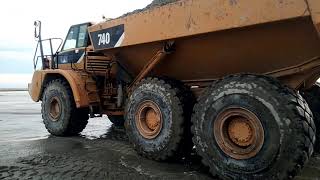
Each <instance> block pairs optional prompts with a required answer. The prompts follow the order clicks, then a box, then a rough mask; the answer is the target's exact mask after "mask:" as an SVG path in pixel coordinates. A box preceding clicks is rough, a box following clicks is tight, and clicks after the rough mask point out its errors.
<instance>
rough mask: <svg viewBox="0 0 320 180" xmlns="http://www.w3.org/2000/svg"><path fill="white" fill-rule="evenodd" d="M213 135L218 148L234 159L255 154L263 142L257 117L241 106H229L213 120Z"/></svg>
mask: <svg viewBox="0 0 320 180" xmlns="http://www.w3.org/2000/svg"><path fill="white" fill-rule="evenodd" d="M213 129H214V137H215V140H216V142H217V143H218V146H219V147H220V149H221V150H222V151H223V152H224V153H225V154H227V155H228V156H230V157H232V158H234V159H239V160H242V159H249V158H252V157H254V156H256V155H257V154H258V153H259V151H260V150H261V148H262V146H263V143H264V129H263V126H262V124H261V122H260V120H259V118H258V117H257V116H256V115H255V114H254V113H252V112H251V111H249V110H247V109H243V108H229V109H226V110H224V111H223V112H221V113H220V114H219V115H218V117H217V119H216V120H215V121H214V128H213Z"/></svg>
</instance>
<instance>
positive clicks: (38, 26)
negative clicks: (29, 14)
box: [34, 21, 41, 39]
mask: <svg viewBox="0 0 320 180" xmlns="http://www.w3.org/2000/svg"><path fill="white" fill-rule="evenodd" d="M40 34H41V21H34V37H35V38H36V39H38V38H39V37H40Z"/></svg>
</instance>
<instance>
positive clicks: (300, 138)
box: [192, 75, 315, 179]
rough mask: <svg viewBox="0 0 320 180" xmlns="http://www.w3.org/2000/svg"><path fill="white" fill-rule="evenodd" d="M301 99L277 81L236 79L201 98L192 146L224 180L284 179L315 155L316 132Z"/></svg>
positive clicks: (227, 80)
mask: <svg viewBox="0 0 320 180" xmlns="http://www.w3.org/2000/svg"><path fill="white" fill-rule="evenodd" d="M301 98H302V97H301V96H299V95H297V94H296V93H295V92H293V91H291V90H289V89H288V88H286V87H283V86H282V85H281V84H280V83H279V82H278V81H277V80H275V79H273V78H270V77H265V76H258V75H235V76H230V77H227V78H225V79H223V80H219V81H217V82H216V83H215V84H214V85H213V86H212V87H210V88H208V90H207V91H206V92H205V93H204V94H203V95H202V97H200V99H199V102H198V104H197V105H196V106H195V110H194V111H195V113H194V115H193V117H192V122H193V126H192V132H193V133H194V137H193V142H194V144H195V146H196V150H197V152H198V154H199V155H200V156H202V158H203V162H204V164H206V165H208V166H209V167H210V171H211V173H212V174H214V175H218V176H220V177H222V178H223V179H288V178H292V177H294V176H295V175H296V174H297V172H298V171H299V170H300V169H301V168H302V167H303V165H304V163H305V162H306V161H307V160H308V158H309V157H310V156H311V154H312V152H313V143H314V142H315V134H314V133H315V129H313V127H312V121H313V120H312V118H311V119H309V118H307V117H306V115H305V114H306V113H307V108H308V107H307V104H306V103H304V104H300V103H299V101H301Z"/></svg>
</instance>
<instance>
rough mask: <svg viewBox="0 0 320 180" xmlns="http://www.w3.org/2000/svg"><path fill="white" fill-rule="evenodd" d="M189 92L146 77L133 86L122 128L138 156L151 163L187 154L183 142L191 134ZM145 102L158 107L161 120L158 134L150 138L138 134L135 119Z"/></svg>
mask: <svg viewBox="0 0 320 180" xmlns="http://www.w3.org/2000/svg"><path fill="white" fill-rule="evenodd" d="M189 91H190V90H188V88H185V87H183V85H182V84H181V83H178V82H177V81H174V80H169V79H168V78H166V79H158V78H147V79H144V80H142V81H141V82H140V83H139V84H138V85H137V86H136V88H135V89H134V90H133V92H132V94H131V95H130V97H129V99H128V101H127V106H126V113H125V114H126V116H125V117H126V121H125V127H126V131H127V134H128V137H129V141H130V142H131V143H132V144H133V146H134V148H135V149H136V151H137V152H138V153H139V154H140V155H142V156H144V157H147V158H149V159H154V160H168V159H170V158H171V157H175V158H178V157H181V156H184V155H185V154H187V153H188V152H190V151H191V149H192V144H191V143H188V141H187V140H186V139H185V138H188V132H189V134H191V132H190V123H191V120H190V119H191V112H192V111H191V109H192V108H190V106H191V105H190V104H191V103H192V102H193V99H192V95H190V94H191V93H190V92H189ZM188 97H189V102H187V101H188V99H187V98H188ZM146 101H151V102H153V103H155V104H156V105H157V106H158V107H159V110H160V112H161V115H162V119H163V123H162V127H161V131H160V132H159V134H158V135H157V136H156V137H154V138H151V139H150V138H146V137H144V136H143V135H142V134H141V133H140V132H139V130H138V127H137V124H136V118H135V115H136V113H137V111H138V109H139V106H140V105H141V103H143V102H146ZM188 109H189V111H188ZM188 125H189V126H188ZM189 142H191V137H190V136H189Z"/></svg>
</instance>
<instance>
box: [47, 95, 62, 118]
mask: <svg viewBox="0 0 320 180" xmlns="http://www.w3.org/2000/svg"><path fill="white" fill-rule="evenodd" d="M60 113H61V108H60V101H59V99H58V98H57V97H54V98H52V99H51V101H50V113H49V114H50V116H51V120H52V121H58V119H59V117H60Z"/></svg>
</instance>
